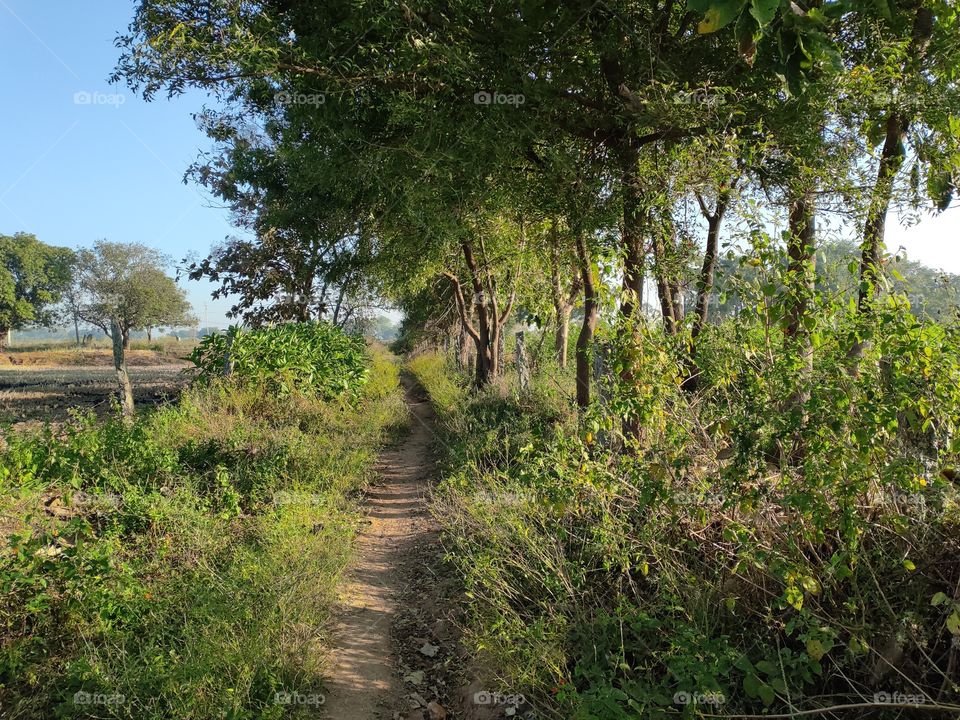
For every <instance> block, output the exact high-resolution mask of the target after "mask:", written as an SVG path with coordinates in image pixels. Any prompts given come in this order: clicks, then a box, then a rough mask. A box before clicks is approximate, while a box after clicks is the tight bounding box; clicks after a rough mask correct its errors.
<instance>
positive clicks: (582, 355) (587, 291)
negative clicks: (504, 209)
mask: <svg viewBox="0 0 960 720" xmlns="http://www.w3.org/2000/svg"><path fill="white" fill-rule="evenodd" d="M577 258H578V259H579V261H580V278H581V282H582V284H583V325H582V326H581V328H580V336H579V337H578V338H577V353H576V357H577V407H578V408H579V409H580V410H581V412H582V411H583V410H586V409H587V407H589V405H590V347H591V345H592V344H593V334H594V332H596V329H597V311H598V308H597V288H596V283H595V282H594V278H593V261H592V259H591V258H590V251H589V250H588V249H587V243H586V241H585V240H584V238H583V236H582V235H581V236H578V237H577Z"/></svg>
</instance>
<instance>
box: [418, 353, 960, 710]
mask: <svg viewBox="0 0 960 720" xmlns="http://www.w3.org/2000/svg"><path fill="white" fill-rule="evenodd" d="M910 341H911V342H915V340H914V339H910ZM935 341H936V342H930V343H929V344H928V345H927V346H926V347H918V348H917V349H916V351H915V352H916V355H918V356H919V357H920V358H921V362H920V363H918V366H917V367H918V368H919V369H917V370H916V376H917V378H936V380H927V381H924V380H922V379H916V380H915V379H914V377H913V373H914V370H913V368H910V367H907V366H906V359H907V358H908V357H910V356H909V355H908V354H907V353H906V352H900V354H899V355H897V357H900V358H903V359H904V367H905V368H906V369H904V370H903V376H902V378H901V379H899V384H898V385H896V386H894V387H892V388H891V387H890V386H884V385H883V384H882V380H883V378H882V376H881V375H880V373H881V372H882V371H883V368H882V367H879V368H878V370H877V376H876V377H874V376H868V377H863V378H858V379H857V383H858V384H857V385H855V386H853V387H851V386H850V385H849V384H848V385H846V386H843V387H842V388H841V391H837V393H836V395H837V397H839V398H840V399H841V400H843V399H847V398H849V399H851V400H853V401H855V402H857V403H859V407H860V408H867V407H869V408H870V412H869V413H867V412H866V411H865V410H860V411H858V413H857V414H850V415H849V416H848V417H849V420H848V423H849V425H848V426H842V425H841V424H840V423H839V422H838V421H837V420H836V418H837V417H838V416H839V411H837V409H836V407H835V406H834V405H828V404H827V401H828V400H829V399H830V398H831V395H830V393H831V392H833V388H832V386H831V383H833V382H836V379H835V378H834V377H831V376H829V375H826V374H825V376H824V378H823V380H822V384H820V385H818V386H817V387H816V388H815V390H814V401H813V403H811V407H814V408H818V409H820V408H822V413H823V417H825V418H826V420H821V418H820V417H817V416H815V415H813V414H811V416H810V417H809V418H808V420H807V425H806V426H805V428H804V431H805V432H807V433H808V435H807V436H806V437H805V438H804V445H805V447H807V448H816V450H815V451H810V452H809V454H808V455H807V457H806V459H805V461H804V462H803V463H802V464H800V463H798V464H797V465H787V464H785V463H784V464H778V462H777V460H776V458H771V457H770V451H769V450H768V449H767V448H768V447H769V445H765V444H764V443H762V442H759V440H758V439H762V438H764V437H771V436H772V437H775V438H782V437H787V438H791V437H794V433H795V432H796V431H795V430H794V429H793V428H790V434H789V435H787V434H785V433H784V431H783V430H782V429H780V428H779V427H778V425H777V423H781V422H783V417H784V416H783V415H781V414H778V413H771V412H767V413H766V414H756V411H755V408H754V407H753V403H756V405H757V406H758V407H767V408H770V407H775V405H774V404H773V403H772V402H771V400H770V399H769V398H766V397H761V393H762V392H767V391H769V392H770V393H771V395H772V396H773V397H776V396H777V393H779V392H780V389H779V387H778V386H777V385H776V384H775V382H774V381H775V380H776V378H777V377H778V375H777V370H776V368H772V369H770V370H767V369H763V370H762V372H763V373H764V374H763V375H762V376H761V373H760V372H757V371H756V370H751V368H750V367H748V366H747V365H746V363H744V364H742V365H741V366H737V367H736V368H734V370H735V371H738V372H740V374H741V375H740V377H739V378H736V382H735V383H728V385H727V386H726V387H729V388H733V390H735V391H736V394H735V395H734V392H733V390H731V391H730V397H735V398H736V401H737V402H739V403H741V404H742V407H741V406H738V405H737V404H736V403H735V402H733V401H731V400H730V399H729V398H728V397H727V396H725V395H724V392H725V390H724V387H725V386H723V385H721V384H720V383H719V382H718V383H716V384H715V386H719V387H721V391H716V392H714V393H713V395H712V396H710V397H707V398H704V397H702V396H695V397H694V399H693V401H691V400H688V399H687V398H686V397H685V396H684V395H683V393H682V392H681V391H680V390H679V388H678V385H677V383H676V382H675V381H674V379H673V378H674V375H673V374H671V365H670V363H669V362H668V361H667V360H666V359H665V355H664V354H663V353H662V352H660V351H658V350H657V349H656V347H655V345H654V344H652V343H651V345H650V346H646V345H640V346H639V347H638V348H637V349H636V350H635V352H637V353H638V354H641V355H642V356H643V357H642V359H643V364H642V365H638V368H639V370H638V372H642V373H644V374H643V375H638V377H639V378H640V381H638V382H637V386H638V387H639V390H640V391H641V392H642V393H644V394H643V395H642V396H635V395H634V396H630V397H629V398H628V399H627V400H624V399H623V398H621V397H618V396H616V395H611V397H610V398H609V399H608V400H607V403H608V406H607V407H606V408H604V407H598V408H595V410H594V411H593V412H592V413H591V414H589V415H588V416H587V417H585V418H584V419H583V420H581V421H578V420H577V418H576V417H575V416H574V414H573V413H572V411H571V409H570V408H569V405H565V404H564V403H563V402H560V401H559V400H561V399H562V397H558V396H556V395H554V394H551V393H549V392H546V391H545V390H544V388H543V387H542V384H538V383H536V382H535V384H534V391H533V392H532V393H529V394H526V395H520V394H518V393H517V392H516V390H515V389H511V388H509V387H506V388H505V387H500V388H492V389H488V390H486V391H483V392H480V393H471V392H468V391H467V390H466V389H465V387H464V383H465V380H466V379H465V378H463V377H460V376H458V375H457V374H456V373H455V372H453V371H452V370H451V369H450V367H448V365H447V363H445V362H444V359H443V358H442V357H440V356H439V355H421V356H420V357H418V358H416V359H415V360H413V361H412V362H411V363H410V368H411V370H412V371H413V372H414V373H415V374H416V375H417V377H418V379H419V380H420V382H421V383H422V384H423V385H424V387H425V388H426V389H427V391H428V392H429V393H430V394H431V397H433V399H434V402H435V404H436V405H437V406H438V411H439V417H440V421H441V422H440V429H441V432H442V433H443V441H444V446H445V448H446V460H447V463H446V472H445V477H444V480H443V483H442V485H441V487H440V489H439V492H438V494H437V497H436V499H435V503H434V510H435V513H436V516H437V518H438V519H439V520H440V522H441V523H442V524H443V526H444V529H445V531H444V544H445V547H446V549H447V551H448V559H449V561H450V562H451V563H452V564H453V566H454V567H455V568H456V570H457V572H458V574H459V575H460V576H461V578H462V580H463V583H464V588H465V598H466V603H467V609H468V614H469V617H470V623H469V627H468V633H467V640H468V642H469V643H470V645H471V646H472V649H473V651H474V652H475V653H476V654H477V656H478V657H479V658H480V659H481V661H482V664H483V665H484V666H485V667H486V668H487V669H488V672H489V673H490V675H491V677H490V678H488V682H487V685H486V687H488V688H490V689H491V691H492V690H497V691H499V692H501V693H502V694H504V695H506V696H510V695H513V696H517V695H523V696H524V697H525V698H526V699H527V700H528V701H530V702H531V703H532V704H533V706H534V707H535V709H536V712H537V716H538V717H549V718H557V719H558V720H559V719H561V718H562V719H563V720H570V719H571V718H573V719H575V720H627V719H628V718H688V717H706V716H711V717H745V716H749V717H763V716H764V715H766V714H770V713H780V716H782V717H787V716H789V715H790V713H791V712H798V711H808V712H812V713H813V715H814V716H816V717H847V718H850V717H857V718H863V717H871V718H904V717H920V716H923V717H955V716H957V714H960V707H958V706H960V665H958V662H960V642H958V638H960V595H958V592H960V591H958V588H960V545H958V543H960V488H958V486H957V483H956V482H955V474H954V471H953V470H952V466H953V463H954V460H953V458H955V452H956V448H953V449H945V450H944V451H943V452H942V455H941V458H940V460H939V462H937V461H933V460H930V459H929V457H928V456H923V455H921V453H920V451H919V450H918V446H919V447H922V446H921V445H920V444H919V441H918V440H917V439H916V437H915V436H911V435H907V434H906V433H905V432H904V431H903V430H902V429H899V430H898V427H897V424H896V422H895V420H896V418H897V417H901V420H900V422H901V424H902V425H905V422H906V421H905V420H903V419H902V410H901V411H900V413H901V415H900V416H898V415H897V412H898V408H904V407H911V405H908V404H907V402H906V400H905V399H904V398H908V399H911V402H915V398H917V397H918V393H917V390H916V388H918V387H923V388H924V393H929V394H935V393H939V392H943V393H948V392H952V390H951V387H952V386H953V384H954V380H953V379H952V377H953V376H952V375H950V373H951V372H953V371H955V369H956V364H955V361H954V355H955V353H954V349H953V346H952V345H951V344H950V343H942V344H939V345H938V344H937V343H938V342H939V339H938V338H935ZM891 342H901V341H900V340H899V339H895V340H892V341H891ZM903 342H906V341H903ZM928 348H929V349H928ZM923 359H926V360H923ZM951 368H953V370H951ZM711 371H715V372H730V371H731V369H730V368H729V366H727V365H723V366H721V365H718V366H717V368H716V369H711ZM871 371H872V369H871ZM673 372H675V371H673ZM751 373H753V374H751ZM767 373H769V375H767ZM838 377H840V376H839V374H838ZM844 377H845V376H844ZM748 381H750V382H755V383H756V384H755V385H753V386H751V385H749V384H748ZM924 382H925V383H926V384H924ZM631 391H633V388H631ZM751 393H752V394H751ZM901 393H902V395H901ZM919 397H921V398H924V397H926V395H919ZM868 401H869V403H870V404H869V405H868ZM627 402H629V403H631V407H632V408H633V412H635V413H637V414H638V415H639V416H640V417H641V418H642V421H643V422H642V424H641V427H642V428H643V432H642V433H641V434H640V437H639V438H638V439H637V440H636V441H635V444H633V445H625V444H623V441H622V440H618V439H617V432H616V431H617V425H616V422H617V420H616V418H617V415H616V412H617V408H618V407H619V408H622V407H624V405H625V404H626V403H627ZM838 402H839V401H838ZM618 403H621V405H619V406H618ZM695 403H696V404H695ZM744 407H745V408H746V409H743V408H744ZM943 407H944V408H945V409H946V412H949V413H951V414H952V413H954V411H955V407H956V406H955V405H952V404H951V405H943ZM608 408H613V410H610V409H608ZM750 417H754V418H759V420H755V422H753V423H752V424H747V419H748V418H750ZM949 421H951V417H947V416H945V415H938V416H936V417H935V419H934V422H938V423H945V422H949ZM873 423H878V424H883V425H882V426H881V427H876V428H875V427H873V426H872V424H873ZM884 427H886V428H888V430H887V431H886V432H884V429H883V428H884ZM841 433H843V434H841ZM937 705H940V706H941V708H940V709H935V706H937ZM827 708H830V709H827Z"/></svg>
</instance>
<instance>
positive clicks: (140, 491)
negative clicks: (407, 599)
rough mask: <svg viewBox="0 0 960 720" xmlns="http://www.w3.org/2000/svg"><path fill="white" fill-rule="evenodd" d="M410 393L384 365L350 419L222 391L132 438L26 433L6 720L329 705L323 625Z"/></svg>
mask: <svg viewBox="0 0 960 720" xmlns="http://www.w3.org/2000/svg"><path fill="white" fill-rule="evenodd" d="M397 381H398V369H397V366H396V364H395V363H394V362H392V360H391V358H389V357H388V356H387V355H386V354H384V353H383V352H382V351H379V350H376V351H375V353H374V359H373V364H372V370H371V377H370V381H369V382H368V383H367V384H366V386H365V387H364V388H363V389H362V390H361V391H359V394H358V396H357V398H356V402H355V403H354V404H353V405H351V406H345V405H343V404H341V403H336V402H334V403H328V402H322V401H320V400H319V399H317V398H315V397H307V396H301V395H293V396H290V397H287V398H283V399H280V398H278V397H277V396H276V394H275V393H273V392H272V391H270V390H269V389H268V388H266V387H253V386H249V385H245V386H243V387H238V386H236V385H232V384H231V385H228V384H222V383H211V384H210V385H209V386H206V387H195V388H193V389H191V390H188V391H187V392H186V393H185V395H184V396H183V397H182V399H181V400H180V402H179V403H178V404H176V405H170V406H165V407H163V408H161V409H159V410H158V411H156V412H154V413H152V414H150V415H143V416H139V417H138V418H137V419H136V420H135V422H134V423H133V424H132V425H131V426H127V425H125V424H124V423H123V422H121V421H119V420H117V421H108V422H106V423H103V424H98V423H96V422H94V421H93V419H92V418H89V417H77V418H76V419H74V420H73V421H72V422H70V423H68V424H67V425H66V426H64V427H63V428H62V429H60V430H58V431H57V432H52V431H44V432H41V433H39V434H29V433H26V434H24V433H11V434H9V435H8V437H7V450H6V452H5V453H4V454H3V455H2V456H0V497H2V500H0V513H2V515H3V517H4V523H5V536H6V539H5V543H4V547H3V551H2V553H0V701H2V703H3V714H4V716H5V717H11V718H38V719H39V718H49V717H64V718H68V717H91V716H92V715H95V716H97V717H100V716H104V715H106V716H109V717H116V718H130V719H131V720H133V719H134V718H136V719H137V720H139V719H141V718H152V719H156V720H159V719H160V718H170V719H171V720H172V719H173V718H185V717H191V718H210V719H212V718H222V717H231V718H254V717H256V718H279V717H280V716H281V715H283V712H285V711H287V710H288V709H287V708H285V706H283V705H278V704H277V703H276V702H275V693H277V692H294V691H295V692H299V693H322V692H323V686H322V669H323V668H322V666H323V658H322V657H321V654H320V653H318V652H317V646H316V629H317V628H319V627H322V626H323V625H324V624H325V623H326V622H327V621H328V618H329V608H330V606H331V603H332V602H333V600H334V598H335V591H336V586H337V582H338V578H339V575H340V573H341V571H342V570H343V568H344V566H345V565H346V563H347V561H348V559H349V555H350V548H351V540H352V538H353V535H354V532H355V528H356V521H357V519H358V513H357V509H356V507H355V505H354V503H353V502H352V501H351V500H350V499H348V498H349V497H350V496H352V495H353V494H355V491H356V490H358V489H360V488H362V487H363V486H364V484H365V483H366V481H367V479H368V477H369V476H370V473H371V469H372V466H373V463H374V460H375V458H376V457H377V454H378V451H379V448H380V446H381V445H382V443H383V442H385V441H386V440H387V439H388V438H389V437H390V435H391V434H392V433H394V432H395V431H396V430H398V429H399V428H401V427H402V426H403V423H404V422H405V418H406V414H405V408H404V403H403V399H402V396H401V394H400V392H399V387H398V382H397ZM78 693H79V695H78ZM84 693H87V694H97V695H98V697H99V698H100V699H101V700H104V701H105V702H104V703H99V704H85V703H84V702H83V697H84ZM78 698H80V699H79V700H78ZM284 716H286V715H284Z"/></svg>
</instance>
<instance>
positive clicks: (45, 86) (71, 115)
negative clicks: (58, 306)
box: [0, 0, 960, 326]
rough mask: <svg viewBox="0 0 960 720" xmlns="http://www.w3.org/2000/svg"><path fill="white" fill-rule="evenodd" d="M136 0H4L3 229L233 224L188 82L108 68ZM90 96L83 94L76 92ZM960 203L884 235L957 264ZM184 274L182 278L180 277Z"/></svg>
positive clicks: (83, 233) (157, 237) (138, 237)
mask: <svg viewBox="0 0 960 720" xmlns="http://www.w3.org/2000/svg"><path fill="white" fill-rule="evenodd" d="M134 5H135V3H134V2H133V0H85V1H84V0H73V1H68V0H0V67H3V68H4V71H3V74H2V76H0V93H2V95H0V97H2V107H3V112H2V113H0V233H4V234H10V233H13V232H16V231H19V230H22V231H25V232H32V233H34V234H36V235H37V236H38V237H39V238H40V239H41V240H42V241H44V242H47V243H51V244H55V245H67V246H71V247H75V246H78V245H89V244H91V243H92V242H93V241H94V240H97V239H99V238H107V239H109V240H112V241H117V242H133V241H138V242H143V243H145V244H147V245H151V246H153V247H156V248H159V249H161V250H163V251H164V252H166V253H168V254H169V255H171V256H172V257H173V258H175V259H177V260H179V259H180V258H183V257H184V256H185V255H187V254H189V253H194V254H198V255H202V254H205V253H206V252H207V251H208V250H209V249H210V246H211V245H212V244H214V243H216V242H219V241H221V240H223V239H224V238H225V237H226V236H227V235H230V234H236V232H237V231H236V230H235V229H234V228H233V227H232V226H231V224H230V222H229V217H228V214H227V212H226V211H224V210H222V209H219V208H217V207H216V201H215V200H214V199H213V198H210V197H208V196H206V195H205V194H204V193H203V191H202V190H201V189H200V188H198V187H196V186H195V185H192V184H191V185H184V184H183V182H182V177H183V173H184V171H185V170H186V168H187V167H188V166H189V165H190V163H191V162H192V161H194V160H195V159H196V157H197V155H198V153H199V152H200V151H202V150H204V149H207V148H208V147H209V143H208V141H207V139H206V137H205V135H204V134H203V133H202V132H201V131H200V130H198V129H197V127H196V124H195V123H194V121H193V118H192V114H193V113H195V112H197V111H199V110H200V109H201V108H202V107H203V105H204V102H205V101H206V97H205V96H204V95H202V94H200V93H196V92H192V93H188V94H187V95H185V96H182V97H179V98H176V99H174V100H172V101H168V100H166V99H163V98H159V99H156V100H154V101H153V102H151V103H146V102H144V101H143V100H142V99H140V98H139V97H137V96H136V95H134V94H132V93H131V92H129V91H128V90H127V88H126V87H122V86H117V87H111V86H110V85H108V83H107V78H108V76H109V75H110V72H111V70H112V69H113V67H114V64H115V62H116V59H117V55H118V51H117V49H116V48H115V47H114V45H113V40H114V38H115V36H116V34H117V33H118V32H120V31H121V30H123V29H125V28H126V26H127V24H128V23H129V21H130V18H131V17H132V15H133V9H134ZM77 93H89V94H90V95H82V96H80V99H81V100H83V99H89V100H90V102H89V103H87V104H83V103H82V102H81V103H78V102H77V101H76V100H77ZM958 241H960V209H958V208H957V207H956V203H955V207H954V208H952V209H951V210H948V211H947V212H946V213H944V214H943V215H941V216H939V217H936V218H928V219H925V220H924V221H923V222H921V223H920V224H919V225H918V226H915V227H912V228H910V229H905V228H904V227H902V226H901V224H900V223H899V222H898V221H897V218H895V217H891V218H890V220H889V222H888V229H887V246H888V247H889V248H890V249H891V250H896V249H897V248H898V247H900V246H903V247H905V248H906V250H907V255H908V256H909V257H910V258H911V259H914V260H919V261H921V262H923V263H925V264H927V265H930V266H931V267H936V268H943V269H945V270H948V271H950V272H954V273H958V274H960V242H958ZM184 282H186V281H184ZM186 287H187V289H188V291H189V295H190V300H191V302H192V303H193V305H194V308H195V310H196V313H197V315H198V316H199V318H200V320H201V322H202V323H204V324H213V325H221V326H222V325H224V324H225V323H226V319H225V316H224V312H225V311H226V309H227V307H228V303H227V302H226V301H223V300H220V301H214V300H211V299H210V297H209V294H210V290H211V289H212V286H210V285H209V284H206V283H203V284H201V283H195V282H186Z"/></svg>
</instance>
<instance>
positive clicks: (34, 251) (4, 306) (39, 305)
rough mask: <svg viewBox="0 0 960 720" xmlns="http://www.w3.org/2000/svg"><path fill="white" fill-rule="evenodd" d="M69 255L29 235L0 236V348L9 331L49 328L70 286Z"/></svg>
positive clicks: (70, 262)
mask: <svg viewBox="0 0 960 720" xmlns="http://www.w3.org/2000/svg"><path fill="white" fill-rule="evenodd" d="M72 262H73V252H72V251H71V250H69V249H68V248H62V247H53V246H51V245H46V244H44V243H42V242H40V241H39V240H37V238H36V236H34V235H31V234H29V233H22V232H20V233H16V234H14V235H12V236H11V235H0V348H2V347H4V346H5V344H6V342H7V337H8V335H9V332H10V331H11V330H19V329H21V328H24V327H26V326H29V325H41V326H50V325H51V324H52V323H53V322H54V320H55V313H54V305H56V303H57V302H59V301H60V298H61V296H62V294H63V293H64V291H66V290H67V288H68V287H69V285H70V277H71V264H72Z"/></svg>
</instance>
